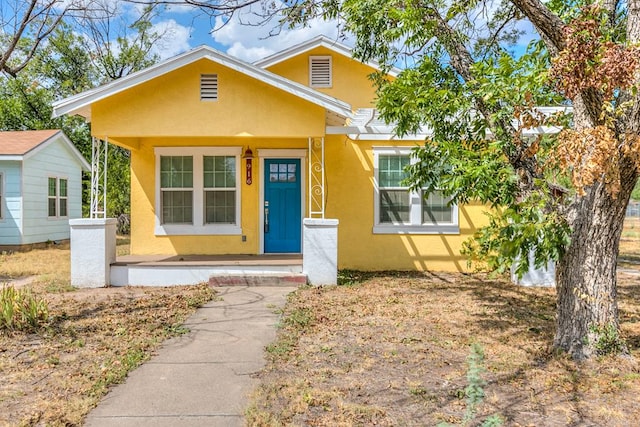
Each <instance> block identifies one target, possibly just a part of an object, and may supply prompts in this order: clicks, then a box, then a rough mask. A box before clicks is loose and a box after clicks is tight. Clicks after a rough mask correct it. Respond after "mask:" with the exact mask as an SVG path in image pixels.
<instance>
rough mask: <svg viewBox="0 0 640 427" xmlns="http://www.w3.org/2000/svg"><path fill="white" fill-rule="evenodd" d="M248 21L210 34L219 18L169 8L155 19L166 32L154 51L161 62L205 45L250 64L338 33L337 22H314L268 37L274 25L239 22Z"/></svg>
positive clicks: (237, 21)
mask: <svg viewBox="0 0 640 427" xmlns="http://www.w3.org/2000/svg"><path fill="white" fill-rule="evenodd" d="M250 19H252V18H251V15H249V14H248V13H243V14H241V15H237V16H235V17H234V18H233V19H232V20H230V21H229V22H228V23H227V25H225V26H222V28H219V29H218V30H217V31H215V32H211V29H212V28H213V27H214V26H218V27H219V26H220V24H221V21H220V20H219V18H218V21H213V20H212V18H210V17H209V16H207V15H206V14H204V13H202V12H198V11H196V10H194V9H193V8H190V7H174V8H171V9H169V10H167V11H165V12H163V13H161V14H160V16H159V17H157V18H156V19H155V20H154V25H155V26H156V28H158V30H159V31H165V30H166V31H167V36H166V37H164V40H163V41H162V43H160V44H159V46H158V48H157V50H156V51H157V53H158V54H159V55H160V56H161V57H162V58H163V59H164V58H167V57H171V56H174V55H176V54H178V53H180V52H184V51H186V50H188V49H191V48H194V47H197V46H200V45H203V44H205V45H208V46H213V47H215V48H216V49H219V50H221V51H223V52H225V53H228V54H230V55H233V56H236V57H238V58H240V59H243V60H246V61H249V62H252V61H255V60H258V59H261V58H264V57H265V56H268V55H270V54H273V53H275V52H278V51H280V50H282V49H284V48H287V47H289V46H292V45H294V44H297V43H300V42H302V41H304V40H308V39H310V38H312V37H315V36H317V35H320V34H324V35H325V36H327V37H331V38H333V37H337V34H338V25H337V23H336V22H325V21H321V20H315V21H312V22H311V23H310V24H309V26H308V27H305V28H296V29H283V30H282V31H281V32H280V34H278V35H274V36H269V32H270V31H272V30H273V28H274V24H269V23H268V24H266V25H264V26H248V25H243V24H242V23H241V22H240V21H241V20H243V21H247V20H250ZM253 19H255V18H253ZM347 43H348V41H347Z"/></svg>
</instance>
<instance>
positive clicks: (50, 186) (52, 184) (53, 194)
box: [49, 178, 58, 197]
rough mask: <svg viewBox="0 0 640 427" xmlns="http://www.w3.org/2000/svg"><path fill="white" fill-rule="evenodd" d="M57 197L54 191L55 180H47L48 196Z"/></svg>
mask: <svg viewBox="0 0 640 427" xmlns="http://www.w3.org/2000/svg"><path fill="white" fill-rule="evenodd" d="M57 195H58V193H57V191H56V179H55V178H49V196H51V197H55V196H57Z"/></svg>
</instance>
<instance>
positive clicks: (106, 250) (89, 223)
mask: <svg viewBox="0 0 640 427" xmlns="http://www.w3.org/2000/svg"><path fill="white" fill-rule="evenodd" d="M116 223H117V220H116V219H115V218H80V219H71V220H69V226H70V227H71V286H75V287H77V288H101V287H104V286H108V285H110V284H111V277H110V271H111V264H112V263H114V262H115V260H116Z"/></svg>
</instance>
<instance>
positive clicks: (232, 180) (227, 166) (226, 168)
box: [203, 156, 236, 188]
mask: <svg viewBox="0 0 640 427" xmlns="http://www.w3.org/2000/svg"><path fill="white" fill-rule="evenodd" d="M204 159H205V161H204V165H203V166H204V172H203V173H204V186H205V188H235V186H236V158H235V156H205V157H204Z"/></svg>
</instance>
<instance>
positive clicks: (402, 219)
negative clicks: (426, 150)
mask: <svg viewBox="0 0 640 427" xmlns="http://www.w3.org/2000/svg"><path fill="white" fill-rule="evenodd" d="M373 154H374V162H375V195H374V215H375V218H374V227H373V232H374V233H376V234H399V233H415V234H440V233H444V234H457V233H459V232H460V229H459V226H458V207H457V206H456V205H455V204H451V203H449V202H450V198H448V197H445V196H444V195H443V194H442V192H441V191H433V192H431V193H429V194H427V193H426V192H425V191H424V190H418V191H411V190H410V189H409V187H408V186H407V185H406V184H405V183H404V180H405V179H406V178H407V173H406V168H407V167H408V166H409V165H410V164H411V163H412V162H413V161H414V158H413V157H412V155H411V149H410V148H395V147H388V148H386V147H380V148H374V153H373Z"/></svg>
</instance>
